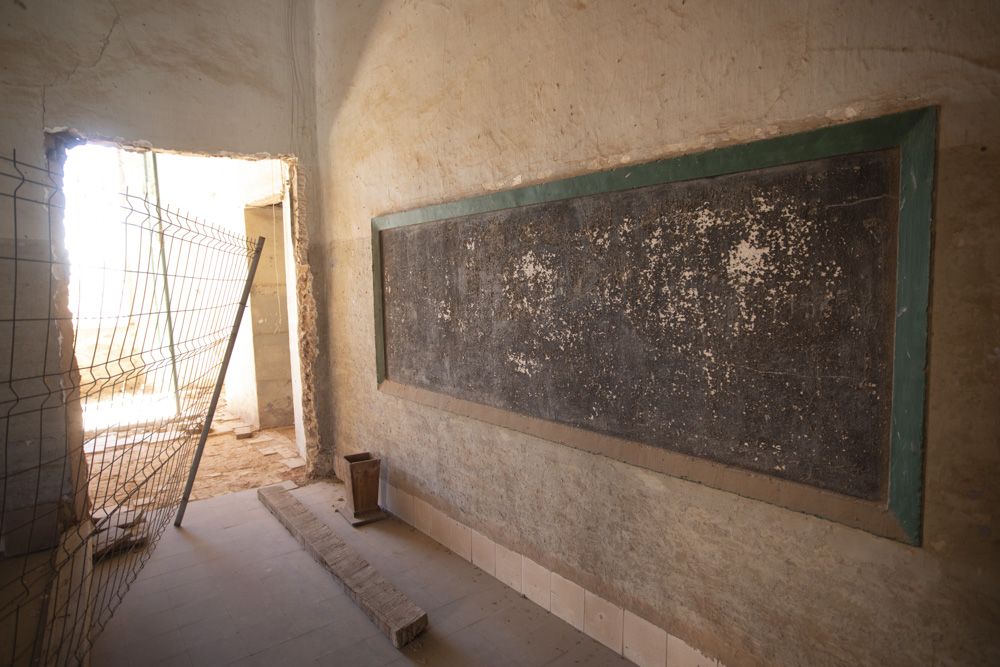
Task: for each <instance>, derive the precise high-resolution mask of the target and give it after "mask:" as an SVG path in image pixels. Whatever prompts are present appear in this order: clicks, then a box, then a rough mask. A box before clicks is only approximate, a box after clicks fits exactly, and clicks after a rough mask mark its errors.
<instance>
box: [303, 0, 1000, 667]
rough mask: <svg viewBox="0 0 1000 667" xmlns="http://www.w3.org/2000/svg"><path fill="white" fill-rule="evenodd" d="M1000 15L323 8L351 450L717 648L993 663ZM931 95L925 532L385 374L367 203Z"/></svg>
mask: <svg viewBox="0 0 1000 667" xmlns="http://www.w3.org/2000/svg"><path fill="white" fill-rule="evenodd" d="M997 25H1000V6H998V5H996V3H992V2H988V1H986V0H984V1H982V2H958V3H946V2H916V3H903V2H881V3H869V2H803V3H787V2H759V3H740V2H722V1H716V2H698V3H696V2H688V3H683V2H649V3H628V4H625V3H619V2H585V1H582V0H573V1H565V2H563V1H553V2H528V1H524V2H513V1H512V2H503V3H481V2H473V1H471V0H470V1H468V2H459V1H455V2H439V3H413V2H385V3H381V4H376V3H355V2H346V1H342V2H333V3H319V4H318V5H317V29H318V31H319V32H318V35H317V38H316V44H317V64H316V79H317V92H316V101H317V120H318V141H319V155H320V158H321V159H320V165H321V177H322V182H323V204H324V208H323V213H324V215H323V220H324V226H323V228H322V230H319V231H321V233H322V235H323V236H322V238H317V237H314V239H315V243H314V248H315V249H316V255H315V258H316V265H317V266H319V265H320V264H321V265H322V271H323V275H322V280H325V283H326V289H325V290H324V291H323V292H322V294H323V299H324V306H325V307H326V312H327V313H328V314H329V315H328V318H327V319H326V320H325V321H324V322H322V324H321V328H322V329H324V330H325V331H327V332H328V335H329V346H328V348H325V349H324V355H323V356H322V358H321V363H325V364H326V370H327V372H328V373H329V377H330V386H329V390H328V391H327V392H326V393H325V396H326V397H327V402H328V403H327V405H326V407H325V410H326V412H325V413H324V418H325V419H328V420H329V422H328V423H329V424H330V434H331V435H332V440H333V441H334V442H336V444H337V454H346V453H350V452H353V451H359V450H371V451H373V452H376V453H378V454H379V455H381V456H382V458H383V465H384V466H385V467H386V469H387V471H388V476H389V478H390V479H391V480H392V481H393V483H395V484H397V485H398V486H399V487H401V488H402V489H405V490H407V491H411V492H413V493H415V494H416V495H417V496H419V497H422V498H424V499H426V500H428V501H429V502H431V503H432V504H433V505H435V506H437V507H439V508H441V509H443V510H445V511H446V512H448V513H450V514H452V515H453V516H456V517H458V518H460V519H461V520H462V521H463V522H464V523H466V524H468V525H470V526H473V527H476V528H477V529H479V530H481V531H482V532H483V533H485V534H487V535H488V536H490V537H493V538H495V539H496V540H498V541H499V542H501V543H503V544H506V545H508V546H510V547H512V548H515V549H517V550H519V551H521V552H523V553H524V554H525V555H527V556H530V557H531V558H534V559H535V560H537V561H538V562H540V563H542V564H543V565H545V566H546V567H549V568H552V569H553V570H554V571H556V572H558V573H560V574H563V575H564V576H567V577H569V578H572V579H575V580H576V581H579V582H581V583H583V584H584V585H585V586H587V587H588V588H590V589H591V590H594V591H598V592H600V593H601V594H602V595H605V596H606V597H607V598H609V599H610V600H612V601H614V602H616V603H618V604H622V605H624V606H626V607H627V608H630V609H632V610H633V611H636V612H638V613H640V614H641V615H644V616H646V617H647V618H649V619H650V620H652V621H654V622H656V623H658V624H659V625H661V626H662V627H665V628H667V629H668V630H669V632H671V633H672V634H675V635H677V636H679V637H681V638H683V639H685V640H686V641H688V642H689V643H691V644H692V645H694V646H696V647H699V648H701V649H702V650H704V651H706V652H707V653H709V654H710V655H713V656H715V657H717V658H719V659H721V660H722V661H723V662H725V663H726V664H727V665H753V664H769V665H799V664H811V665H819V664H827V665H856V664H884V665H908V664H968V665H973V664H990V663H996V662H998V661H1000V648H998V645H997V639H996V632H995V631H996V628H997V627H998V625H1000V572H998V563H1000V521H998V518H997V507H1000V486H998V485H997V484H996V483H995V480H994V479H993V478H994V477H995V475H996V472H997V470H998V465H1000V450H998V446H997V443H998V439H1000V423H998V417H997V414H998V413H997V410H996V406H997V405H1000V389H998V385H997V381H996V377H997V375H998V373H1000V335H998V333H997V332H998V331H1000V296H998V295H1000V263H998V262H997V261H996V260H997V259H998V257H1000V232H998V229H1000V227H998V225H997V222H996V221H997V214H998V211H1000V190H998V189H997V187H996V183H997V181H998V177H1000V141H998V140H1000V126H998V124H997V122H996V120H997V118H998V117H1000V104H998V96H1000V41H998V40H996V38H995V28H996V26H997ZM927 104H940V105H941V134H940V152H939V165H938V192H937V202H936V242H935V249H934V256H933V261H934V273H933V292H932V301H933V305H932V331H931V343H930V346H931V350H930V369H929V379H930V386H929V393H928V409H929V412H928V420H927V438H926V442H927V455H926V507H925V520H924V535H925V540H924V546H923V547H921V548H912V547H908V546H904V545H902V544H898V543H895V542H892V541H889V540H885V539H881V538H877V537H874V536H871V535H869V534H866V533H864V532H861V531H858V530H854V529H850V528H846V527H844V526H841V525H838V524H835V523H831V522H828V521H825V520H821V519H817V518H814V517H810V516H807V515H804V514H799V513H795V512H792V511H788V510H784V509H780V508H778V507H775V506H771V505H767V504H764V503H760V502H756V501H751V500H747V499H743V498H740V497H737V496H735V495H732V494H729V493H725V492H721V491H717V490H714V489H711V488H708V487H705V486H699V485H697V484H693V483H689V482H685V481H682V480H679V479H674V478H670V477H667V476H663V475H660V474H656V473H652V472H649V471H646V470H643V469H639V468H635V467H630V466H628V465H625V464H621V463H617V462H615V461H613V460H611V459H608V458H604V457H600V456H595V455H591V454H587V453H584V452H581V451H579V450H575V449H571V448H568V447H565V446H561V445H557V444H553V443H549V442H545V441H542V440H537V439H533V438H530V437H528V436H524V435H521V434H519V433H515V432H511V431H507V430H504V429H501V428H496V427H493V426H489V425H486V424H484V423H480V422H476V421H473V420H470V419H464V418H459V417H457V416H454V415H452V414H450V413H447V412H441V411H437V410H433V409H430V408H425V407H422V406H419V405H416V404H413V403H409V402H406V401H404V400H402V399H397V398H394V397H391V396H387V395H384V394H381V393H379V392H378V391H377V388H376V381H375V367H374V360H375V351H374V340H375V337H374V331H373V324H372V287H371V255H370V252H371V247H370V219H371V217H372V216H374V215H377V214H382V213H386V212H391V211H397V210H403V209H407V208H412V207H416V206H420V205H424V204H428V203H433V202H440V201H447V200H453V199H457V198H461V197H465V196H469V195H475V194H480V193H483V192H489V191H493V190H497V189H503V188H509V187H512V186H516V185H519V184H522V183H531V182H538V181H543V180H548V179H552V178H556V177H563V176H569V175H574V174H579V173H583V172H587V171H593V170H599V169H602V168H606V167H610V166H614V165H619V164H622V163H633V162H640V161H645V160H649V159H652V158H657V157H663V156H668V155H675V154H679V153H685V152H691V151H696V150H699V149H703V148H706V147H710V146H719V145H725V144H731V143H738V142H743V141H748V140H752V139H755V138H760V137H765V136H770V135H773V134H776V133H788V132H793V131H796V130H801V129H806V128H814V127H820V126H824V125H828V124H831V123H834V122H838V121H844V120H847V119H851V118H857V117H866V116H875V115H879V114H881V113H885V112H891V111H896V110H901V109H908V108H913V107H917V106H923V105H927Z"/></svg>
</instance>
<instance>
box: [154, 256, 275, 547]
mask: <svg viewBox="0 0 1000 667" xmlns="http://www.w3.org/2000/svg"><path fill="white" fill-rule="evenodd" d="M263 249H264V237H263V236H259V237H257V245H256V247H255V248H254V251H253V259H252V260H251V261H250V270H249V272H248V273H247V281H246V284H245V285H243V296H242V297H241V298H240V305H239V308H237V309H236V319H235V321H234V322H233V330H232V332H231V333H230V334H229V344H228V345H227V346H226V354H225V355H224V356H223V357H222V367H221V368H219V379H218V380H216V381H215V390H214V391H213V392H212V400H211V402H210V403H209V404H208V413H207V414H206V415H205V424H204V425H203V426H202V429H201V437H200V438H199V439H198V449H196V450H195V452H194V460H193V461H192V462H191V472H190V473H188V479H187V484H185V485H184V495H183V496H182V497H181V504H180V507H178V508H177V517H176V518H175V519H174V525H175V526H177V527H180V525H181V521H183V520H184V510H186V509H187V504H188V499H190V498H191V489H193V488H194V478H195V476H196V475H197V474H198V465H199V464H200V463H201V455H202V454H203V453H204V451H205V442H206V441H207V440H208V432H209V430H210V429H211V428H212V420H213V419H214V418H215V408H216V406H218V404H219V396H220V395H221V394H222V382H223V381H224V380H225V379H226V369H228V368H229V358H230V357H232V356H233V347H234V346H235V345H236V335H237V334H238V333H239V331H240V322H242V321H243V311H244V310H246V307H247V301H248V300H249V299H250V286H251V285H253V277H254V274H255V273H257V264H258V263H259V262H260V253H261V251H262V250H263Z"/></svg>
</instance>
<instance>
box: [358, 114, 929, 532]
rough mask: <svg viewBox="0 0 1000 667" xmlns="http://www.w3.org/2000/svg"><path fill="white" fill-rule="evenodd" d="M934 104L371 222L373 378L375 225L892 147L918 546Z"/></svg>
mask: <svg viewBox="0 0 1000 667" xmlns="http://www.w3.org/2000/svg"><path fill="white" fill-rule="evenodd" d="M936 135H937V109H936V108H934V107H927V108H923V109H916V110H913V111H905V112H902V113H897V114H891V115H888V116H881V117H878V118H872V119H867V120H861V121H856V122H852V123H845V124H842V125H834V126H831V127H826V128H821V129H818V130H810V131H808V132H801V133H797V134H791V135H786V136H781V137H774V138H771V139H764V140H761V141H755V142H752V143H748V144H741V145H737V146H726V147H723V148H716V149H713V150H708V151H705V152H702V153H693V154H689V155H681V156H678V157H673V158H666V159H663V160H657V161H654V162H647V163H644V164H639V165H632V166H627V167H620V168H617V169H612V170H609V171H603V172H597V173H591V174H584V175H582V176H574V177H570V178H565V179H561V180H557V181H551V182H548V183H541V184H538V185H529V186H525V187H521V188H516V189H513V190H506V191H503V192H496V193H491V194H486V195H480V196H477V197H470V198H467V199H462V200H459V201H454V202H447V203H443V204H433V205H430V206H424V207H421V208H416V209H412V210H408V211H401V212H398V213H388V214H385V215H380V216H377V217H374V218H372V287H373V296H374V299H373V300H374V310H375V312H374V315H375V356H376V373H377V380H378V383H379V384H381V383H382V382H383V381H384V380H385V379H386V368H385V324H384V320H383V313H382V310H383V294H382V261H381V260H382V246H381V237H380V233H381V232H382V231H383V230H387V229H394V228H397V227H405V226H408V225H417V224H422V223H425V222H436V221H439V220H447V219H449V218H455V217H459V216H466V215H474V214H478V213H487V212H491V211H500V210H503V209H508V208H515V207H519V206H528V205H531V204H540V203H545V202H551V201H558V200H562V199H571V198H575V197H583V196H588V195H594V194H601V193H607V192H619V191H623V190H631V189H634V188H641V187H645V186H648V185H658V184H664V183H673V182H677V181H686V180H693V179H696V178H709V177H713V176H722V175H725V174H732V173H737V172H742V171H750V170H754V169H764V168H767V167H775V166H780V165H786V164H793V163H795V162H805V161H808V160H818V159H823V158H827V157H833V156H837V155H847V154H851V153H861V152H866V151H875V150H882V149H886V148H892V147H899V149H900V213H899V247H898V249H897V275H896V283H897V291H896V301H897V318H896V330H895V353H894V358H893V397H892V418H891V422H892V427H891V428H892V436H891V441H890V461H889V503H888V506H889V510H890V511H891V512H892V513H893V514H894V516H895V517H896V518H897V520H898V521H899V523H900V525H901V527H902V528H903V530H904V532H905V533H906V535H907V537H908V538H909V540H908V541H909V542H910V543H912V544H919V543H920V526H921V521H922V516H921V515H922V486H923V479H922V472H923V431H924V416H923V415H924V392H925V373H926V356H927V306H928V295H929V282H930V247H931V246H930V242H931V218H932V212H933V211H932V208H933V184H934V156H935V141H936Z"/></svg>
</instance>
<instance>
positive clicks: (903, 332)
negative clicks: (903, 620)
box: [889, 108, 938, 544]
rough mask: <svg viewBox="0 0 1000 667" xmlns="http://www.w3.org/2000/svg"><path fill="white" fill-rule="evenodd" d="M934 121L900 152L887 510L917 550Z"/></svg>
mask: <svg viewBox="0 0 1000 667" xmlns="http://www.w3.org/2000/svg"><path fill="white" fill-rule="evenodd" d="M937 117H938V114H937V109H936V108H928V109H923V110H921V111H920V112H919V115H918V116H917V117H916V118H915V119H914V120H915V122H914V123H913V124H912V125H911V126H910V129H909V130H908V131H907V133H906V136H905V137H903V139H902V141H901V142H900V149H899V152H900V155H899V186H900V187H899V190H900V200H899V201H900V204H899V234H898V237H899V247H898V250H897V254H896V331H895V354H894V358H893V368H892V422H891V423H892V425H891V429H892V437H891V440H890V453H889V511H890V512H892V514H893V515H894V516H895V517H896V520H897V521H899V524H900V526H901V527H902V528H903V531H904V532H905V533H906V535H907V536H908V537H909V539H910V542H911V543H912V544H920V542H921V537H922V535H921V532H922V531H921V526H922V523H923V521H922V515H923V469H924V402H925V397H926V378H927V330H928V306H929V301H930V268H931V227H932V219H933V214H934V170H935V156H936V152H937Z"/></svg>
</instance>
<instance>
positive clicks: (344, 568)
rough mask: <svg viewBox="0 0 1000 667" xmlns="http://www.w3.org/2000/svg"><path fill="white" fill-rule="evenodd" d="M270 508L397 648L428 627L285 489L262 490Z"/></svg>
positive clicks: (422, 615) (400, 595)
mask: <svg viewBox="0 0 1000 667" xmlns="http://www.w3.org/2000/svg"><path fill="white" fill-rule="evenodd" d="M257 498H258V499H259V500H260V502H261V503H263V504H264V507H266V508H267V509H268V510H269V511H270V512H271V514H273V515H274V516H275V517H276V518H277V519H278V521H280V522H281V524H282V525H283V526H284V527H285V528H287V529H288V532H289V533H291V534H292V537H294V538H295V539H296V540H298V541H299V543H300V544H302V546H303V547H305V549H306V551H308V552H309V553H310V554H311V555H312V557H313V558H315V559H316V561H317V562H318V563H319V564H320V565H323V566H324V567H325V568H326V569H327V570H329V571H330V574H332V575H333V576H334V578H335V579H337V580H338V581H339V582H340V583H341V584H342V585H343V587H344V590H345V591H346V592H347V594H348V595H349V596H350V597H351V599H352V600H354V602H355V603H357V605H358V606H359V607H361V610H362V611H363V612H365V614H366V615H367V616H368V618H370V619H371V620H372V622H373V623H374V624H375V625H376V627H378V628H379V630H381V631H382V632H383V633H385V635H386V636H387V637H388V638H389V641H391V642H392V645H393V646H395V647H396V648H402V647H403V646H406V645H407V644H408V643H410V642H411V641H413V639H415V638H416V637H417V635H419V634H420V633H421V632H423V631H424V629H425V628H426V627H427V612H425V611H424V610H423V609H421V608H420V607H418V606H417V605H416V604H414V603H413V602H412V601H411V600H410V599H409V598H408V597H406V595H404V594H403V593H402V592H400V591H399V589H397V588H396V587H395V586H393V585H392V584H391V583H389V582H388V581H386V580H385V579H384V578H383V577H382V575H381V574H379V573H378V571H377V570H376V569H375V568H374V567H372V566H371V564H370V563H368V561H366V560H365V559H364V558H362V557H361V556H359V555H358V554H357V552H355V551H354V549H353V548H351V547H350V546H349V545H348V544H347V543H346V542H344V541H343V540H342V539H340V537H339V536H338V535H337V534H336V533H335V532H333V530H332V529H331V528H330V527H329V526H327V525H326V524H325V523H323V522H322V521H320V520H319V519H317V518H316V516H315V515H314V514H313V513H312V512H310V511H309V510H308V509H307V508H306V506H305V505H303V504H302V503H300V502H299V501H298V499H296V498H295V497H294V496H293V495H292V494H290V493H289V492H288V491H287V490H286V489H284V488H283V487H282V486H280V485H276V486H268V487H264V488H261V489H257Z"/></svg>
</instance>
